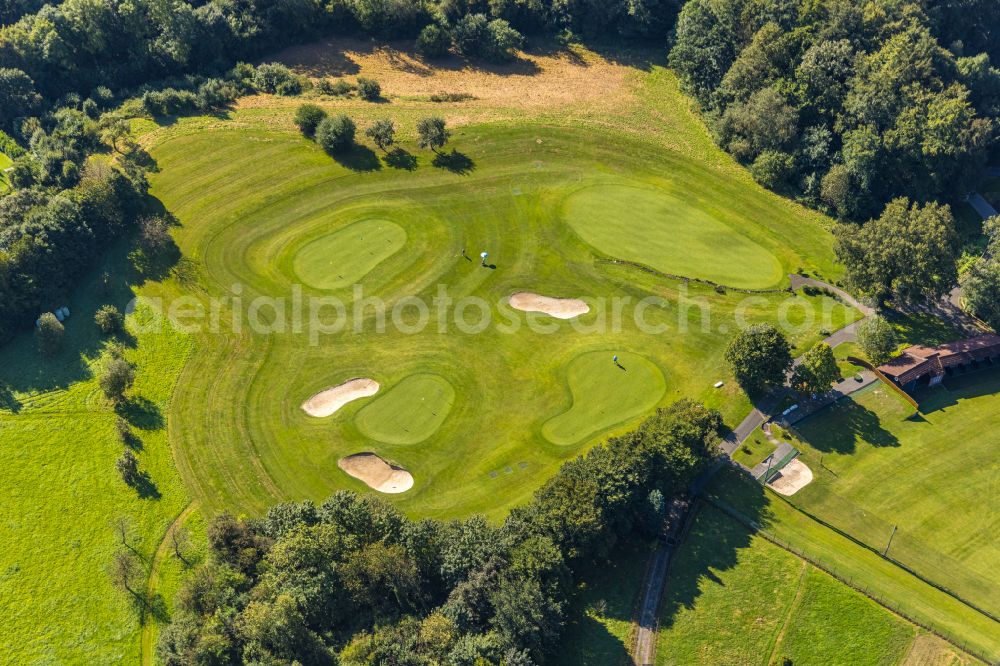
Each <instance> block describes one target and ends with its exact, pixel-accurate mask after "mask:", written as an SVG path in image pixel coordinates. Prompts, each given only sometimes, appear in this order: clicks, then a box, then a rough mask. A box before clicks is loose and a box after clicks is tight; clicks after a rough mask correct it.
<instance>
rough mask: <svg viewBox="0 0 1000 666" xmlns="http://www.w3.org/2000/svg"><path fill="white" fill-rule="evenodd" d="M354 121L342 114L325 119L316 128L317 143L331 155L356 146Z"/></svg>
mask: <svg viewBox="0 0 1000 666" xmlns="http://www.w3.org/2000/svg"><path fill="white" fill-rule="evenodd" d="M354 132H355V126H354V121H353V120H351V119H350V118H348V117H347V116H345V115H343V114H341V115H338V116H333V117H330V118H324V119H323V121H322V122H320V124H319V126H318V127H317V128H316V143H318V144H319V145H320V146H322V147H323V150H325V151H327V152H329V153H337V152H341V151H344V150H346V149H347V148H350V147H351V146H352V145H353V144H354Z"/></svg>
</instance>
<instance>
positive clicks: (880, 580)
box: [708, 465, 1000, 661]
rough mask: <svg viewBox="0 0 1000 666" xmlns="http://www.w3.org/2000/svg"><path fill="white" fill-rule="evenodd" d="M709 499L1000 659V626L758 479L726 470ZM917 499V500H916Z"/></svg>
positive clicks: (902, 608) (982, 652)
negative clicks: (732, 509) (826, 523)
mask: <svg viewBox="0 0 1000 666" xmlns="http://www.w3.org/2000/svg"><path fill="white" fill-rule="evenodd" d="M810 466H811V467H812V465H810ZM813 469H815V467H814V468H813ZM807 488H808V486H807ZM802 492H804V491H799V493H798V494H801V493H802ZM798 494H796V495H795V496H793V499H794V498H795V497H798ZM708 495H709V497H710V498H712V500H713V501H717V502H722V503H724V504H725V505H726V506H729V507H733V508H735V509H736V510H737V511H739V512H740V513H741V514H742V515H743V516H745V517H746V519H747V520H752V521H754V522H755V523H757V524H758V525H760V526H761V527H762V529H764V530H765V531H766V532H767V533H768V534H770V535H771V536H772V537H773V538H776V539H779V540H780V541H781V542H782V543H784V544H786V545H788V546H790V547H791V548H794V549H795V550H796V551H797V552H800V553H803V554H805V555H806V556H807V557H808V558H809V559H810V560H811V561H813V562H817V563H819V564H821V565H822V568H824V569H826V570H829V571H833V572H834V573H836V574H837V575H838V576H840V577H841V578H843V579H844V580H848V581H851V582H852V584H853V585H856V586H858V587H860V588H862V589H864V590H866V592H867V593H868V594H870V595H872V596H874V597H876V598H878V599H881V600H883V601H884V602H885V604H886V605H888V606H889V607H891V608H892V609H894V610H897V611H899V612H901V613H903V614H905V615H906V617H908V618H913V619H914V620H916V621H918V622H920V623H921V624H923V625H926V626H929V627H931V628H933V629H934V630H936V631H938V632H940V633H941V634H943V635H944V636H947V637H948V638H949V639H950V640H951V641H953V642H954V643H956V644H957V645H959V646H960V647H962V648H964V649H965V650H967V651H969V652H972V653H974V654H978V655H982V656H984V657H988V658H989V659H990V660H991V661H995V660H996V659H997V658H1000V623H997V622H996V621H994V620H992V619H990V618H989V617H987V616H985V615H983V614H982V613H979V612H977V611H976V610H974V609H972V608H970V607H969V606H967V605H965V604H963V603H961V602H960V601H958V600H956V599H955V598H953V597H951V596H949V595H948V594H946V593H944V592H942V591H941V590H939V589H936V588H934V587H932V586H931V585H928V584H927V583H925V582H923V581H921V580H920V579H918V578H917V577H915V576H914V575H913V574H911V573H909V572H907V571H905V570H904V569H902V568H900V567H899V566H898V565H896V564H893V563H892V562H889V561H888V560H886V559H883V558H882V557H881V556H880V555H879V554H877V553H876V552H875V551H873V550H871V549H869V548H865V547H864V546H862V545H859V544H858V543H856V542H855V541H852V540H851V539H849V538H848V537H847V536H845V535H844V534H841V533H838V532H837V531H835V530H833V529H830V528H829V527H828V526H826V525H824V524H822V523H820V522H818V521H817V520H815V519H813V518H811V517H810V516H808V515H806V514H805V513H803V512H801V511H799V510H797V509H795V508H794V507H793V506H792V505H791V504H790V503H788V502H787V501H785V500H784V499H781V498H780V496H778V495H777V494H775V493H773V492H771V491H767V492H766V493H765V492H764V491H763V489H762V488H761V486H760V484H758V483H756V482H755V481H752V480H749V479H747V478H746V477H744V476H742V475H739V474H737V473H736V472H734V471H730V470H724V471H723V472H721V473H720V474H718V475H716V477H715V479H714V480H713V482H712V484H711V485H710V487H709V488H708ZM918 499H920V498H918V497H916V496H914V500H918Z"/></svg>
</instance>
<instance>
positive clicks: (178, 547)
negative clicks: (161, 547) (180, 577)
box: [170, 526, 191, 566]
mask: <svg viewBox="0 0 1000 666" xmlns="http://www.w3.org/2000/svg"><path fill="white" fill-rule="evenodd" d="M170 545H171V546H172V547H173V549H174V555H175V556H176V557H177V559H178V560H180V561H181V562H183V563H184V566H191V563H190V562H189V561H188V559H187V557H186V556H185V553H187V550H188V548H190V546H191V535H190V534H189V533H188V531H187V529H186V528H184V527H180V526H178V527H175V528H174V529H172V530H170Z"/></svg>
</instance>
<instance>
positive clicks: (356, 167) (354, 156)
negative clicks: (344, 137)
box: [329, 143, 382, 172]
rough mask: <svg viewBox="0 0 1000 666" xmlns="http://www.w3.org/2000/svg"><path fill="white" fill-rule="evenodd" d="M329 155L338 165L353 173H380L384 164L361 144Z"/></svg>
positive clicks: (369, 149)
mask: <svg viewBox="0 0 1000 666" xmlns="http://www.w3.org/2000/svg"><path fill="white" fill-rule="evenodd" d="M329 155H330V157H332V158H333V159H334V161H335V162H337V164H339V165H341V166H342V167H344V168H346V169H350V170H351V171H361V172H365V171H379V170H380V169H381V168H382V162H381V160H379V158H378V155H376V154H375V151H374V150H372V149H371V148H369V147H368V146H363V145H361V144H359V143H355V144H352V145H351V147H350V148H349V149H347V150H340V151H337V152H330V153H329Z"/></svg>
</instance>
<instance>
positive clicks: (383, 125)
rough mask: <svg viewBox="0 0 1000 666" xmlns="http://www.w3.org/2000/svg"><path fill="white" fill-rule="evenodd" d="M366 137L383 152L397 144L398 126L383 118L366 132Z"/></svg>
mask: <svg viewBox="0 0 1000 666" xmlns="http://www.w3.org/2000/svg"><path fill="white" fill-rule="evenodd" d="M365 136H367V137H368V138H370V139H371V140H372V141H373V142H374V143H375V145H376V146H378V147H379V148H380V149H381V150H382V152H385V150H386V148H388V147H389V146H391V145H392V144H393V143H394V142H395V136H396V126H395V125H394V124H393V122H392V120H390V119H389V118H382V119H380V120H376V121H375V122H374V123H372V125H371V127H369V128H368V129H366V130H365Z"/></svg>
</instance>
